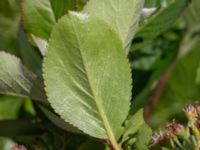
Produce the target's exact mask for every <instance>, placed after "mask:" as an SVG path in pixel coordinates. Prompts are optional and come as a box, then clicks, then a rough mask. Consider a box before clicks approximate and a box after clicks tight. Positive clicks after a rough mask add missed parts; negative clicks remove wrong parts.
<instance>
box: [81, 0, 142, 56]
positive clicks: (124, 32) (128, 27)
mask: <svg viewBox="0 0 200 150" xmlns="http://www.w3.org/2000/svg"><path fill="white" fill-rule="evenodd" d="M143 5H144V0H109V1H108V0H90V1H89V2H88V3H87V4H86V6H85V8H84V10H83V12H85V13H88V14H91V15H93V16H95V17H98V18H99V19H101V20H104V21H105V22H106V23H107V24H108V25H110V26H111V27H112V29H114V30H115V31H116V32H117V33H118V34H119V36H120V38H121V40H122V41H123V45H124V47H125V48H126V49H127V52H128V48H129V46H130V43H131V41H132V39H133V36H134V34H135V31H136V29H137V26H138V22H139V19H140V15H141V11H142V8H143Z"/></svg>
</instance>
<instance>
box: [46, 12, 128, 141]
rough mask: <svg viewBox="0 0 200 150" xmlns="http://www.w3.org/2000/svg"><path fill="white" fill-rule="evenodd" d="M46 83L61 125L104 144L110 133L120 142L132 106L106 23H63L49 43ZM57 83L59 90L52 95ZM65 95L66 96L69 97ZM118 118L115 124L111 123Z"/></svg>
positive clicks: (80, 19)
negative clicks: (83, 133)
mask: <svg viewBox="0 0 200 150" xmlns="http://www.w3.org/2000/svg"><path fill="white" fill-rule="evenodd" d="M66 35H67V37H66ZM97 35H98V38H99V39H100V40H99V41H97V40H96V37H97ZM69 37H70V40H71V41H69ZM107 40H108V41H107ZM61 50H62V53H61ZM72 58H73V59H72ZM111 58H112V61H111V60H110V59H111ZM108 62H112V63H108ZM119 62H120V63H119ZM106 63H107V64H106ZM59 66H61V67H59ZM115 66H117V67H118V69H116V67H115ZM62 68H65V71H64V70H63V69H62ZM111 68H112V69H111ZM119 70H120V72H124V74H125V75H121V73H120V72H119ZM110 71H112V72H111V73H110V75H109V73H108V72H110ZM111 74H112V78H113V77H114V79H115V80H114V79H111ZM56 77H59V78H58V79H57V78H56ZM44 78H45V85H46V91H47V95H48V99H49V101H50V103H51V105H52V107H53V108H54V109H55V111H56V112H57V113H58V114H59V115H61V117H62V118H63V119H64V120H65V121H67V122H70V123H72V124H73V125H75V126H76V127H79V128H80V129H81V130H82V131H84V132H85V133H87V134H89V135H91V136H94V137H97V138H103V139H107V138H108V136H113V135H109V134H113V133H114V136H115V138H116V137H118V136H119V135H118V134H120V133H119V132H121V124H122V122H123V121H124V120H125V118H126V116H127V114H128V109H129V105H130V102H129V99H130V95H131V75H130V69H129V65H128V62H127V60H126V58H125V53H124V51H123V47H122V43H121V41H120V40H119V39H118V37H117V35H116V34H114V33H113V32H112V30H110V29H109V27H108V26H107V25H105V24H104V22H102V21H100V20H97V19H94V18H88V16H85V15H84V14H74V13H73V15H72V14H70V15H69V17H63V19H61V20H60V22H59V23H58V24H57V25H56V26H55V28H54V31H53V34H52V38H51V40H50V42H49V49H48V53H47V57H46V59H45V61H44ZM59 79H61V80H59ZM55 80H56V82H57V83H59V84H57V85H59V86H57V88H58V89H60V90H59V91H56V92H55V87H54V85H55V84H53V82H55ZM52 81H53V82H52ZM116 81H119V82H120V83H121V84H122V85H121V86H122V87H124V89H121V88H120V87H119V85H118V83H117V82H116ZM108 83H109V84H108ZM64 91H68V92H67V95H68V96H67V95H66V94H63V93H65V92H64ZM109 92H111V93H115V94H116V92H117V94H116V95H110V93H109ZM57 97H59V101H56V99H57ZM82 99H83V100H82ZM104 99H105V100H104ZM108 99H111V100H112V101H113V104H112V102H111V100H108ZM103 100H104V101H103ZM121 100H124V101H123V102H122V101H121ZM114 104H115V107H116V108H115V109H113V108H112V105H114ZM63 105H65V107H63ZM66 108H67V111H66ZM111 108H112V109H111ZM117 108H121V112H119V111H118V110H117ZM116 114H118V118H116V117H114V116H115V115H116ZM86 118H87V119H86ZM108 130H109V131H108ZM111 130H112V131H111ZM107 132H111V133H107Z"/></svg>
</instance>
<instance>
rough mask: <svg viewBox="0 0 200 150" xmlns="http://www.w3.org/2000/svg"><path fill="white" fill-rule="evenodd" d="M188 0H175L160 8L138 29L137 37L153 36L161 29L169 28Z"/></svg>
mask: <svg viewBox="0 0 200 150" xmlns="http://www.w3.org/2000/svg"><path fill="white" fill-rule="evenodd" d="M187 4H188V0H176V1H175V2H173V3H171V4H170V5H169V6H168V7H167V8H162V9H161V10H160V12H159V13H157V14H156V15H155V16H152V18H151V19H150V20H149V21H147V22H145V23H144V24H143V25H142V26H141V27H140V28H139V30H138V33H137V35H136V36H137V37H140V38H143V39H150V38H154V37H155V36H157V35H158V34H160V33H161V32H162V31H164V30H166V29H167V28H169V27H170V26H171V25H172V24H173V23H174V22H175V21H176V20H177V18H178V17H179V16H180V15H181V13H182V12H183V11H184V10H185V8H186V6H187Z"/></svg>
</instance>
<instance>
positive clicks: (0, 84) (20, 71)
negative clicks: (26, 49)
mask: <svg viewBox="0 0 200 150" xmlns="http://www.w3.org/2000/svg"><path fill="white" fill-rule="evenodd" d="M35 78H36V76H35V75H34V74H33V73H31V72H30V71H28V70H27V69H26V68H25V67H24V66H23V65H22V64H21V62H20V60H19V59H18V58H17V57H15V56H13V55H10V54H8V53H5V52H3V51H1V52H0V93H1V94H9V95H22V96H24V97H26V96H27V95H29V92H30V89H31V86H32V81H33V80H34V79H35Z"/></svg>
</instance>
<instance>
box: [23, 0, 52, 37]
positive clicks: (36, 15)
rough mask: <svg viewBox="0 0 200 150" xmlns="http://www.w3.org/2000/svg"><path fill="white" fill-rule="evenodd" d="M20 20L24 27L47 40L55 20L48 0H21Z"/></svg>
mask: <svg viewBox="0 0 200 150" xmlns="http://www.w3.org/2000/svg"><path fill="white" fill-rule="evenodd" d="M21 13H22V21H23V25H24V27H25V29H26V30H27V31H28V32H30V33H32V34H34V35H35V36H38V37H41V38H43V39H46V40H48V39H49V36H50V34H51V30H52V28H53V25H54V24H55V22H56V19H55V15H54V12H53V10H52V7H51V3H50V1H49V0H21Z"/></svg>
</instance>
